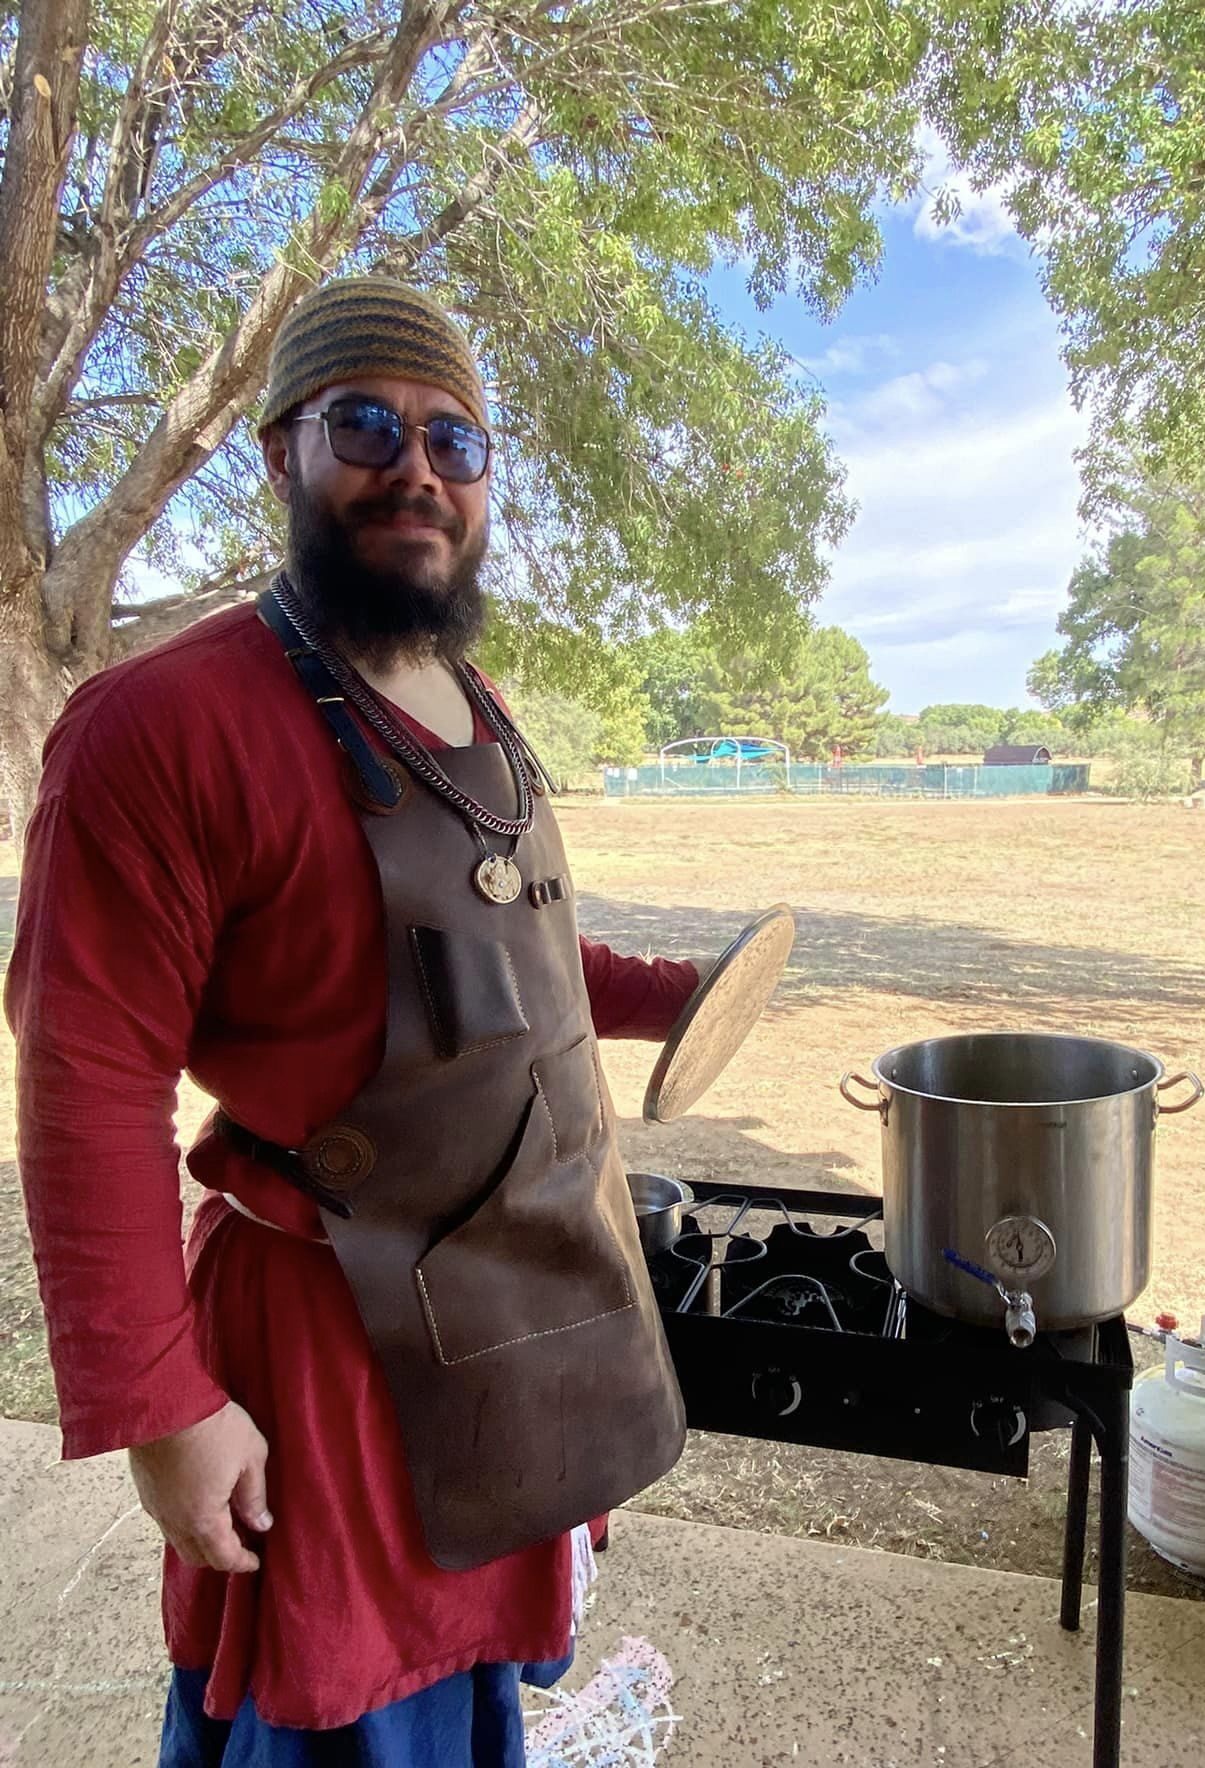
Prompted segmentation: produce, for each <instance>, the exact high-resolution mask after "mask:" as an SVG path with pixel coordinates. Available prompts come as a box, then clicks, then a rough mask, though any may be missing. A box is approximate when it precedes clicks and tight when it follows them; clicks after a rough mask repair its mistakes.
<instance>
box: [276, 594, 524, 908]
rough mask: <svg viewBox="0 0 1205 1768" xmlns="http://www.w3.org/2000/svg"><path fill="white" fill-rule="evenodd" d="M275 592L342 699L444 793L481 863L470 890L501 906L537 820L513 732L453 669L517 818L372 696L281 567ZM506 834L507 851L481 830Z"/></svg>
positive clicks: (486, 697) (472, 677)
mask: <svg viewBox="0 0 1205 1768" xmlns="http://www.w3.org/2000/svg"><path fill="white" fill-rule="evenodd" d="M273 594H274V596H275V598H276V600H277V602H278V603H279V605H280V607H281V609H282V610H283V612H284V613H285V614H286V615H287V616H288V618H289V620H290V621H291V622H292V624H293V626H294V627H295V628H296V631H297V634H298V636H299V637H300V638H301V639H302V640H303V641H304V643H305V644H306V646H307V647H308V648H309V649H310V650H311V651H312V652H313V653H314V655H315V656H316V657H317V658H318V659H319V661H320V662H321V663H322V664H323V665H324V667H325V668H326V669H327V670H329V672H330V674H331V675H332V676H333V677H334V679H335V681H336V683H337V684H338V686H339V687H340V688H341V689H342V691H343V694H344V695H345V697H346V698H347V699H348V700H349V701H350V702H351V704H352V705H353V706H354V707H355V708H356V710H357V711H358V712H359V713H360V714H361V716H362V717H363V718H364V719H365V720H366V721H367V723H368V724H370V725H371V726H372V728H373V730H374V731H376V733H377V735H378V736H379V737H381V738H382V739H383V741H384V742H385V744H386V745H387V746H388V748H389V749H390V751H391V752H392V753H393V754H394V755H395V756H396V757H397V759H398V760H399V761H400V762H401V763H402V764H403V766H404V767H406V768H408V769H409V771H410V772H411V773H412V774H413V775H414V776H415V778H416V779H418V780H421V782H422V783H423V785H425V786H427V787H428V788H429V789H430V790H431V791H432V792H434V793H435V794H436V796H437V797H439V798H442V799H443V800H444V801H445V803H447V804H449V805H450V806H451V807H452V809H453V810H454V811H456V813H457V814H458V815H459V816H460V817H461V819H462V821H463V822H464V823H465V824H466V826H467V828H468V830H469V833H470V835H471V836H472V838H473V841H474V843H475V845H476V847H477V851H478V855H479V858H478V861H477V864H476V865H475V866H474V868H473V873H472V880H473V888H474V889H475V890H476V891H477V893H478V895H479V896H481V897H483V898H484V899H485V901H486V902H490V903H497V904H500V905H505V904H507V903H511V902H514V901H515V899H516V898H517V897H518V895H519V893H520V891H521V890H522V888H523V875H522V873H521V872H520V871H519V868H518V866H517V865H516V864H515V861H514V853H515V849H516V848H517V846H518V844H519V837H520V836H521V835H525V834H526V833H527V831H528V830H529V829H530V828H531V825H532V822H533V820H534V818H535V794H534V790H533V787H532V780H531V774H530V772H529V763H528V759H527V755H526V753H525V746H524V744H523V741H522V739H521V738H520V736H519V734H518V732H517V731H516V730H515V728H514V726H513V725H512V724H511V722H510V720H509V719H508V718H506V717H505V716H504V715H503V713H502V711H501V709H500V708H499V707H498V706H497V705H496V704H495V702H494V700H493V698H492V697H491V695H490V694H488V693H487V692H486V690H485V688H484V686H483V685H482V684H481V682H480V681H479V680H478V678H477V676H476V674H475V673H474V671H472V670H471V669H468V668H467V667H466V666H465V665H463V664H459V665H457V666H456V668H455V675H456V679H457V681H458V682H459V684H460V686H461V688H462V689H463V691H464V692H465V694H466V696H467V697H468V699H469V702H470V704H471V705H472V706H473V707H475V708H476V709H477V710H479V711H480V713H481V716H482V718H483V719H484V721H485V723H486V724H487V726H488V727H489V730H490V733H491V735H492V736H493V737H494V738H495V739H496V741H497V743H498V746H499V748H500V749H501V750H502V753H503V755H504V756H505V758H506V762H507V766H508V768H509V770H510V774H511V778H512V780H513V781H514V786H515V796H516V798H517V800H518V807H517V808H518V815H517V816H513V817H504V816H499V815H498V814H497V813H496V812H494V811H492V810H490V809H489V808H488V807H487V806H486V805H484V804H479V803H478V802H477V800H476V799H475V798H473V797H471V796H470V794H469V793H467V792H464V791H462V790H461V788H460V787H459V786H457V785H456V784H455V782H454V781H452V780H451V779H449V777H448V775H447V774H446V773H445V772H444V770H443V768H442V767H441V766H440V765H439V762H438V761H437V760H436V758H435V756H434V755H433V754H432V753H431V751H430V749H428V748H427V746H426V744H425V743H423V742H421V741H420V739H419V738H418V737H416V736H415V735H414V732H413V731H411V730H409V729H408V728H407V727H406V725H405V724H403V723H402V721H401V719H400V718H396V717H395V716H394V715H393V714H392V712H391V711H390V710H389V708H388V707H387V706H386V705H385V704H384V703H383V702H382V701H381V700H380V699H379V698H378V697H377V695H376V694H374V693H373V691H372V689H371V688H370V687H369V685H368V683H367V682H366V681H365V680H364V678H363V676H361V675H360V674H359V672H358V671H357V670H356V669H354V668H353V667H352V665H351V664H350V663H348V662H347V661H346V659H345V658H344V657H342V656H340V654H339V652H338V651H337V650H335V649H334V647H333V646H331V645H329V644H327V643H326V641H325V640H324V639H322V638H321V637H319V635H318V633H317V632H316V631H315V629H314V628H313V627H312V626H311V625H310V622H309V619H308V617H307V615H306V612H305V609H304V608H303V606H302V604H301V602H300V601H299V599H298V596H297V592H296V590H295V589H294V587H293V585H292V584H291V583H290V582H289V579H288V578H287V577H286V576H285V575H284V573H283V572H282V573H281V574H280V576H279V577H278V578H277V580H276V583H275V585H274V586H273ZM483 829H484V830H488V831H489V832H490V833H491V834H493V835H503V836H506V837H508V838H509V845H508V847H507V850H506V852H505V853H495V852H493V851H492V850H491V849H490V848H489V847H487V846H486V842H485V837H484V835H483V834H482V830H483Z"/></svg>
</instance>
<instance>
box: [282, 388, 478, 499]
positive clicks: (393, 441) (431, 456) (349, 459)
mask: <svg viewBox="0 0 1205 1768" xmlns="http://www.w3.org/2000/svg"><path fill="white" fill-rule="evenodd" d="M293 422H294V423H295V424H321V425H322V426H323V428H324V429H325V431H326V440H327V443H328V445H329V447H330V451H331V453H332V454H333V455H334V457H335V459H336V460H341V461H342V462H343V464H344V465H345V466H349V467H372V468H376V469H380V468H383V467H391V466H393V464H394V462H395V461H397V460H398V459H399V458H400V456H401V453H402V450H403V449H404V448H405V446H406V439H407V437H408V436H409V435H410V432H411V430H416V431H417V432H418V434H419V435H420V436H421V437H422V439H423V446H424V448H425V449H426V451H427V463H428V465H429V466H430V468H431V471H432V472H433V473H438V475H439V477H440V478H441V479H446V480H447V481H448V483H449V484H452V485H475V484H476V482H477V480H478V479H481V478H483V477H484V475H485V469H486V468H487V467H488V465H489V462H490V446H491V444H490V438H489V433H488V431H486V430H483V429H482V428H481V425H480V424H475V423H473V421H472V419H471V418H467V417H453V416H448V417H433V418H432V419H431V422H430V423H429V424H412V423H410V422H409V420H408V419H406V418H404V417H403V416H402V414H401V412H400V411H395V410H394V409H393V407H392V405H383V404H382V403H381V401H380V400H379V399H364V398H359V399H358V398H356V397H354V396H352V397H350V398H347V399H336V400H334V401H333V402H332V403H331V404H330V405H328V406H327V408H326V410H325V411H311V412H307V413H305V414H304V415H303V416H301V417H295V418H294V419H293Z"/></svg>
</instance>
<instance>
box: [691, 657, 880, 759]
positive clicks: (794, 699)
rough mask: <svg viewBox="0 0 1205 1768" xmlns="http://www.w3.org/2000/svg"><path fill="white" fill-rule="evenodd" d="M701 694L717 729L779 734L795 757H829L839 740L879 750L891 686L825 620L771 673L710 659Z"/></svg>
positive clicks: (844, 745) (857, 749) (859, 749)
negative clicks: (878, 738)
mask: <svg viewBox="0 0 1205 1768" xmlns="http://www.w3.org/2000/svg"><path fill="white" fill-rule="evenodd" d="M701 700H702V704H703V707H704V713H705V722H706V723H708V724H709V725H710V727H711V730H712V731H713V732H714V733H715V734H717V735H725V736H733V737H753V736H761V737H774V738H776V739H777V740H778V741H779V742H783V743H786V745H787V746H788V748H789V749H790V751H791V754H792V756H800V757H804V758H807V759H812V760H827V759H828V757H829V755H830V754H831V753H832V750H833V748H834V746H835V745H836V744H840V746H841V749H842V751H843V753H844V754H845V756H846V757H848V758H856V757H858V756H860V755H867V754H873V753H874V747H875V733H876V724H877V719H878V714H879V712H880V711H881V710H882V707H883V705H884V704H885V702H886V700H887V690H886V689H885V688H881V687H879V686H878V685H877V684H876V683H875V682H873V681H872V680H871V677H870V659H869V657H868V656H867V654H866V651H865V650H864V648H863V647H862V645H860V644H859V643H858V640H857V639H856V638H853V637H852V636H851V635H850V634H849V633H848V632H843V631H842V630H841V628H840V627H838V626H822V627H819V628H817V629H816V630H815V631H814V632H810V633H808V635H807V636H806V638H804V639H803V640H801V642H800V644H799V646H798V648H797V650H796V652H795V654H794V657H793V658H792V660H791V663H790V666H789V667H788V668H787V669H785V670H783V671H781V672H780V673H775V674H772V675H771V676H770V678H769V679H767V678H766V671H765V667H764V665H758V664H756V663H752V662H750V661H748V660H745V659H737V660H736V661H734V662H731V663H729V664H727V665H725V666H721V665H719V664H718V663H714V662H713V663H712V664H711V665H710V666H709V667H708V669H707V671H706V672H705V675H704V678H703V683H702V693H701Z"/></svg>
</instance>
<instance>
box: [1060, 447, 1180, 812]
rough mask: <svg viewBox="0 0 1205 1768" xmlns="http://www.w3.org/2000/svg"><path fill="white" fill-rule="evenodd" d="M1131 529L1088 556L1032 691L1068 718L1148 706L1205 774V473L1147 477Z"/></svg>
mask: <svg viewBox="0 0 1205 1768" xmlns="http://www.w3.org/2000/svg"><path fill="white" fill-rule="evenodd" d="M1127 496H1128V503H1129V517H1130V524H1131V525H1130V526H1129V527H1128V528H1127V529H1126V530H1125V531H1123V532H1121V533H1118V534H1115V535H1114V536H1113V537H1112V539H1111V540H1109V542H1108V543H1107V545H1106V546H1105V547H1104V548H1103V549H1102V550H1101V551H1099V552H1097V553H1094V554H1092V555H1091V556H1089V557H1088V558H1086V559H1085V560H1084V561H1083V562H1082V563H1081V564H1080V565H1079V567H1078V568H1077V570H1076V571H1075V573H1074V575H1073V576H1072V579H1071V584H1070V591H1069V594H1070V601H1069V604H1068V606H1067V607H1066V608H1065V609H1064V610H1063V613H1062V614H1061V615H1060V616H1059V623H1058V629H1059V632H1060V633H1061V634H1062V635H1063V638H1064V640H1065V643H1064V645H1063V647H1062V649H1061V650H1059V651H1053V652H1047V653H1046V655H1045V656H1043V657H1040V658H1039V659H1038V661H1037V662H1036V663H1035V664H1034V667H1033V669H1032V670H1031V671H1030V677H1029V687H1030V692H1031V693H1033V694H1034V695H1035V697H1036V698H1038V699H1040V700H1041V701H1042V702H1043V704H1044V705H1046V706H1048V707H1049V708H1050V709H1051V710H1053V711H1056V712H1058V713H1059V714H1060V715H1062V716H1065V717H1072V716H1075V715H1076V714H1077V713H1078V714H1080V715H1086V716H1088V717H1090V718H1099V717H1100V716H1101V715H1102V714H1108V713H1110V712H1113V713H1116V712H1119V711H1120V712H1129V713H1141V714H1142V715H1143V717H1144V718H1145V719H1146V720H1148V721H1149V723H1150V724H1151V725H1152V726H1153V727H1154V728H1155V730H1156V731H1157V732H1158V733H1159V737H1160V740H1161V742H1162V743H1163V744H1164V745H1165V746H1166V747H1167V748H1168V749H1169V751H1170V752H1171V753H1173V754H1178V755H1182V756H1188V757H1189V758H1190V761H1191V765H1192V771H1193V777H1194V778H1195V779H1199V778H1200V777H1201V775H1202V773H1203V772H1205V474H1202V475H1201V476H1200V477H1199V478H1198V479H1197V480H1196V482H1195V483H1193V484H1191V485H1190V486H1189V487H1188V488H1187V489H1185V488H1183V487H1180V488H1176V489H1173V488H1171V487H1168V486H1166V485H1159V484H1154V485H1152V484H1139V485H1136V486H1133V487H1131V488H1130V490H1129V491H1128V493H1127Z"/></svg>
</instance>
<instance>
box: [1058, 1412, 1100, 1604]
mask: <svg viewBox="0 0 1205 1768" xmlns="http://www.w3.org/2000/svg"><path fill="white" fill-rule="evenodd" d="M1091 1470H1092V1426H1091V1425H1090V1424H1089V1423H1088V1420H1087V1419H1086V1418H1084V1417H1083V1416H1082V1415H1081V1414H1079V1413H1077V1414H1076V1418H1075V1423H1074V1424H1073V1426H1072V1429H1071V1471H1070V1473H1069V1475H1068V1478H1067V1522H1066V1529H1065V1532H1064V1535H1063V1603H1062V1608H1061V1610H1060V1612H1059V1621H1060V1622H1061V1624H1062V1625H1063V1626H1064V1627H1066V1628H1067V1630H1068V1632H1070V1633H1075V1632H1077V1631H1078V1629H1079V1611H1080V1596H1081V1593H1082V1591H1083V1587H1084V1550H1085V1546H1086V1543H1087V1534H1088V1476H1089V1474H1090V1473H1091Z"/></svg>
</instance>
